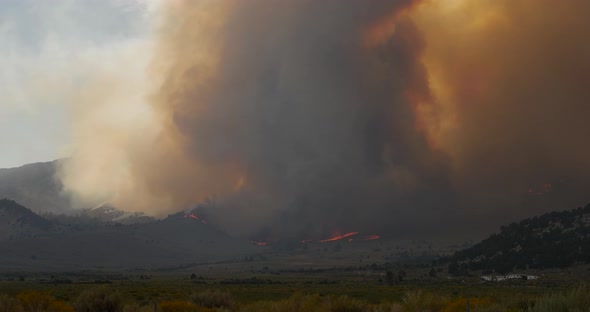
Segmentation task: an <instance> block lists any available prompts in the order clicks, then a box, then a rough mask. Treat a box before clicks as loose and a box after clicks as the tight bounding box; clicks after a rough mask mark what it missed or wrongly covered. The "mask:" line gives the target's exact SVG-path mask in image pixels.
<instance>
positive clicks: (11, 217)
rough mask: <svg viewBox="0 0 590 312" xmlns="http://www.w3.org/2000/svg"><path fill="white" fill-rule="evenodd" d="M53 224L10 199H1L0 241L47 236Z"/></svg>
mask: <svg viewBox="0 0 590 312" xmlns="http://www.w3.org/2000/svg"><path fill="white" fill-rule="evenodd" d="M50 229H51V222H49V221H47V220H46V219H44V218H42V217H40V216H38V215H37V214H35V213H33V212H32V211H31V210H29V209H27V208H25V207H23V206H21V205H19V204H17V203H16V202H15V201H12V200H9V199H0V241H2V240H10V239H19V238H30V237H36V236H39V235H42V234H46V233H47V232H48V231H49V230H50Z"/></svg>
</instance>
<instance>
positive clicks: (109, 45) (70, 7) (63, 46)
mask: <svg viewBox="0 0 590 312" xmlns="http://www.w3.org/2000/svg"><path fill="white" fill-rule="evenodd" d="M152 4H153V1H152V2H147V1H140V0H106V1H103V0H87V1H76V0H55V1H36V0H2V1H0V42H1V43H2V44H1V45H0V68H2V71H1V73H0V147H1V148H0V150H1V153H0V168H7V167H15V166H20V165H23V164H26V163H31V162H39V161H51V160H54V159H57V158H61V157H67V156H69V155H70V154H71V147H70V142H71V140H72V133H71V129H70V125H71V124H70V111H71V107H70V105H73V104H72V103H71V99H70V98H68V97H69V96H71V94H74V93H75V92H76V87H77V86H79V84H81V83H83V81H84V79H85V74H86V73H85V72H86V71H87V70H88V69H89V68H93V67H99V66H102V64H109V63H112V62H113V60H114V59H116V58H118V55H119V52H120V51H121V50H124V49H126V47H129V46H132V45H134V44H135V43H137V42H138V41H141V40H145V39H146V38H147V37H148V36H149V35H150V31H151V28H150V24H149V19H150V16H151V7H152Z"/></svg>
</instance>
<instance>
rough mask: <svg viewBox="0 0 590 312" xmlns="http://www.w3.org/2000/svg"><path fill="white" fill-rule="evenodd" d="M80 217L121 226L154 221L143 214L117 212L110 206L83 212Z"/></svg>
mask: <svg viewBox="0 0 590 312" xmlns="http://www.w3.org/2000/svg"><path fill="white" fill-rule="evenodd" d="M82 215H83V216H86V217H89V218H92V219H96V220H98V221H102V222H113V223H121V224H134V223H147V222H152V221H155V220H156V219H155V218H153V217H150V216H147V215H145V214H144V213H143V212H125V211H121V210H118V209H117V208H115V207H113V206H111V205H110V204H104V205H101V206H98V207H96V208H93V209H86V210H83V211H82Z"/></svg>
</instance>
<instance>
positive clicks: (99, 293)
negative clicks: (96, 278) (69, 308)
mask: <svg viewBox="0 0 590 312" xmlns="http://www.w3.org/2000/svg"><path fill="white" fill-rule="evenodd" d="M74 308H75V310H76V312H122V311H123V300H122V299H121V296H120V295H119V294H118V293H116V292H113V291H112V290H110V289H108V288H107V287H98V288H93V289H89V290H86V291H84V292H82V293H81V294H80V296H78V298H77V299H76V302H75V303H74Z"/></svg>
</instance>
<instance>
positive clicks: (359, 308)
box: [330, 296, 367, 312]
mask: <svg viewBox="0 0 590 312" xmlns="http://www.w3.org/2000/svg"><path fill="white" fill-rule="evenodd" d="M366 310H367V304H365V303H363V302H361V301H358V300H355V299H352V298H350V297H347V296H341V297H338V298H332V300H330V311H332V312H363V311H366Z"/></svg>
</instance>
